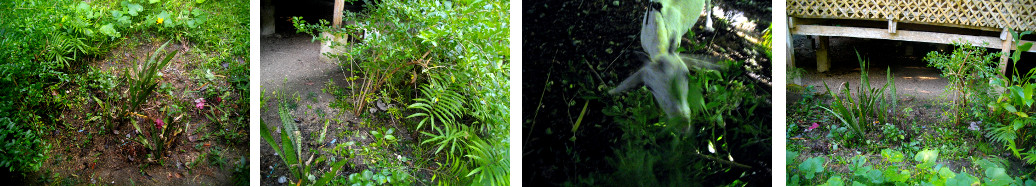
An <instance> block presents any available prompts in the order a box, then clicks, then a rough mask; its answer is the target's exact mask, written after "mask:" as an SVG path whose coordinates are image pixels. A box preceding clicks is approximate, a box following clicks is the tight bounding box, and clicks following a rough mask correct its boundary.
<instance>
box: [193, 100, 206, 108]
mask: <svg viewBox="0 0 1036 187" xmlns="http://www.w3.org/2000/svg"><path fill="white" fill-rule="evenodd" d="M194 107H195V108H198V110H201V109H205V98H198V99H195V100H194Z"/></svg>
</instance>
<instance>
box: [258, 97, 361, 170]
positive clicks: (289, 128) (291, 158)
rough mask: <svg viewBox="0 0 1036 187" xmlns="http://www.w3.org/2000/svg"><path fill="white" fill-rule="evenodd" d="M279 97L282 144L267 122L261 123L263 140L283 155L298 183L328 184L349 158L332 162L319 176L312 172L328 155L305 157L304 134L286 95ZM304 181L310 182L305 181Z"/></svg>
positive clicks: (282, 157)
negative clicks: (267, 125) (328, 168)
mask: <svg viewBox="0 0 1036 187" xmlns="http://www.w3.org/2000/svg"><path fill="white" fill-rule="evenodd" d="M274 95H277V93H274ZM277 98H278V100H280V101H281V102H280V103H281V104H280V106H279V107H278V110H277V111H278V112H277V113H278V114H279V115H280V119H281V126H282V128H281V132H280V133H278V134H280V139H279V140H280V144H278V143H277V142H276V140H278V139H274V136H273V135H272V130H270V129H268V127H266V125H265V124H261V125H260V136H261V137H262V139H263V141H266V143H267V144H269V145H270V147H272V148H273V150H274V151H275V152H277V154H278V155H279V156H280V157H281V160H283V161H284V165H285V166H286V167H287V168H288V170H289V171H290V173H291V175H292V176H294V178H295V179H296V180H298V182H296V184H307V185H317V186H322V185H326V184H328V182H330V181H331V180H332V179H334V177H335V176H336V175H337V173H338V171H340V170H341V168H342V167H343V166H345V164H347V163H348V160H347V159H341V160H338V161H336V162H334V163H332V164H331V171H329V172H326V173H324V174H323V175H321V176H320V177H319V178H317V177H316V176H315V175H314V174H312V173H311V170H312V167H313V166H314V165H317V164H319V163H320V162H323V161H324V160H325V159H326V157H324V156H320V157H318V158H316V160H313V158H314V157H315V156H316V154H314V155H312V156H310V157H309V158H308V160H306V159H305V157H304V156H303V154H304V153H306V152H305V151H303V150H302V149H303V147H302V138H303V136H302V135H301V131H299V129H298V126H296V125H295V122H294V120H293V119H294V118H292V117H291V114H290V111H289V110H288V106H287V105H288V104H287V103H288V102H285V100H284V99H285V96H284V95H283V94H282V95H277ZM260 123H262V122H260ZM307 179H308V180H307ZM304 181H309V182H307V183H303V182H304Z"/></svg>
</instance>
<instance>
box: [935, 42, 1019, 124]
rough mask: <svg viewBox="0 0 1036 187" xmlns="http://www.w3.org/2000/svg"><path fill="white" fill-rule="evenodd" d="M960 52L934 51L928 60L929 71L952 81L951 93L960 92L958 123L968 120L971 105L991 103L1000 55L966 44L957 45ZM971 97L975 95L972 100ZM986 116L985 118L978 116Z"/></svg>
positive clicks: (956, 107)
mask: <svg viewBox="0 0 1036 187" xmlns="http://www.w3.org/2000/svg"><path fill="white" fill-rule="evenodd" d="M953 45H954V46H956V48H955V49H954V50H953V53H951V54H940V53H939V52H937V51H932V52H930V53H928V55H927V56H925V58H924V60H925V61H928V66H929V67H935V68H938V69H939V70H940V71H942V76H943V77H944V78H946V79H949V81H950V84H948V85H946V89H947V90H951V91H956V92H955V93H956V94H955V95H957V97H958V98H957V99H956V100H954V103H956V104H955V105H953V106H954V108H955V109H956V111H957V113H956V115H957V117H956V118H954V119H955V120H957V121H955V122H957V123H959V120H960V119H962V118H965V117H966V115H967V111H968V110H967V109H970V108H969V107H968V105H969V104H979V105H978V107H980V108H979V109H981V107H982V106H981V103H985V102H988V101H989V100H990V99H989V97H990V95H991V93H990V92H991V91H992V89H991V88H990V85H989V81H988V80H989V79H992V78H995V77H996V76H997V70H996V68H995V67H996V65H997V59H999V56H1000V54H999V53H989V54H986V48H984V47H978V46H974V45H971V44H970V43H965V42H954V43H953ZM969 95H972V97H971V99H969V97H968V96H969ZM977 115H982V114H977Z"/></svg>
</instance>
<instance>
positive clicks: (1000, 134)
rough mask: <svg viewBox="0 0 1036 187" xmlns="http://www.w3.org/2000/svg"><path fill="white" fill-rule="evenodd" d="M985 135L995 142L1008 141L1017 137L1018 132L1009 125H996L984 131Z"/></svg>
mask: <svg viewBox="0 0 1036 187" xmlns="http://www.w3.org/2000/svg"><path fill="white" fill-rule="evenodd" d="M986 137H989V138H991V139H993V140H994V141H996V142H1000V143H1008V141H1014V139H1015V138H1018V134H1017V133H1016V131H1015V130H1014V127H1012V126H1011V125H997V126H996V127H994V128H992V129H990V131H988V132H986Z"/></svg>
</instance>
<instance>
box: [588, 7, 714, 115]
mask: <svg viewBox="0 0 1036 187" xmlns="http://www.w3.org/2000/svg"><path fill="white" fill-rule="evenodd" d="M652 2H657V3H659V4H661V5H662V6H661V8H660V9H655V8H652V9H651V10H649V11H648V12H647V13H645V14H644V18H643V21H642V26H641V30H640V44H641V46H643V47H644V51H645V52H646V53H647V59H643V57H642V58H641V60H642V61H645V62H644V66H643V67H641V68H640V69H639V70H637V72H636V73H633V75H630V76H629V77H628V78H626V80H623V81H622V83H619V86H617V87H615V88H614V89H611V90H609V91H608V93H609V94H618V93H621V92H623V91H625V90H627V89H629V88H631V87H635V86H639V85H640V84H641V83H643V84H644V85H645V86H647V87H648V88H649V89H650V90H651V93H652V94H653V95H654V96H655V101H656V102H658V105H659V106H660V107H661V108H662V109H663V110H664V111H665V113H666V115H667V116H669V118H670V119H679V120H683V121H684V122H687V121H689V120H690V117H691V108H690V106H689V104H688V102H687V93H688V75H689V74H690V71H689V68H709V69H717V67H718V65H715V64H714V62H715V61H714V60H710V59H708V58H707V57H702V56H692V55H686V54H679V53H677V52H676V49H677V48H679V46H680V40H681V37H682V36H683V35H684V34H686V33H687V31H688V30H689V29H690V28H691V27H692V26H694V23H696V22H697V21H698V17H699V16H700V15H701V12H702V10H703V9H704V8H705V0H652ZM688 128H690V127H688Z"/></svg>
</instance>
